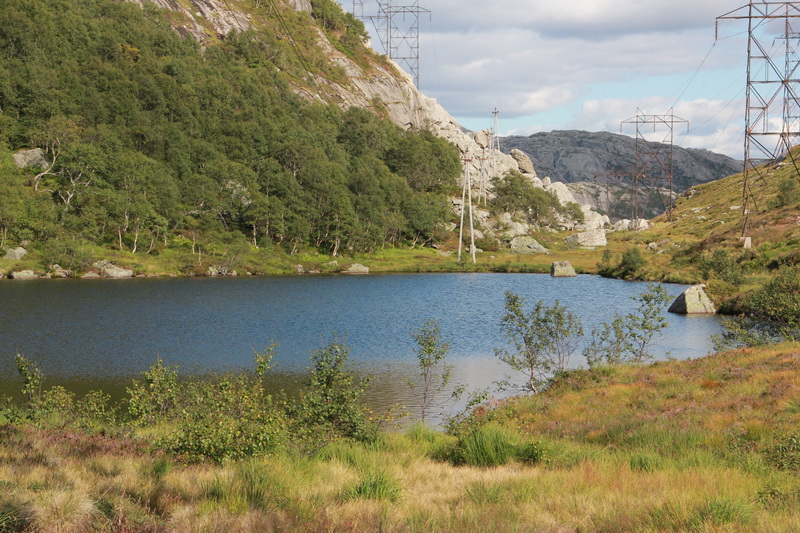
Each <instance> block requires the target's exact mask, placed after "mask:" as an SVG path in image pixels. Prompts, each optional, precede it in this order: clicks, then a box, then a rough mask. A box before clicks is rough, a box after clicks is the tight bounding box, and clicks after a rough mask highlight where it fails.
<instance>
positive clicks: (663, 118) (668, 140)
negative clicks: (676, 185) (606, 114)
mask: <svg viewBox="0 0 800 533" xmlns="http://www.w3.org/2000/svg"><path fill="white" fill-rule="evenodd" d="M681 124H686V127H687V130H688V127H689V122H688V121H686V120H684V119H682V118H679V117H676V116H675V115H673V114H672V110H671V109H670V112H669V113H667V114H666V115H647V114H645V113H643V112H642V110H641V109H637V110H636V116H635V117H632V118H629V119H628V120H624V121H622V124H621V126H620V130H622V128H624V127H625V126H626V125H632V126H634V127H635V129H636V162H635V165H634V168H633V173H632V176H631V196H632V198H631V202H632V204H631V216H632V218H633V219H634V220H636V219H638V218H639V216H640V214H641V213H640V212H639V191H640V189H645V190H650V191H656V193H657V194H658V198H659V200H660V201H661V205H662V207H663V208H664V212H665V213H666V214H667V217H671V216H672V204H673V200H674V196H673V193H672V170H673V165H672V156H673V149H674V146H673V139H674V132H675V126H676V125H681ZM665 190H666V192H667V199H666V200H665V198H664V191H665Z"/></svg>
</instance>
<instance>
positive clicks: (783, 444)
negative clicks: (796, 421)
mask: <svg viewBox="0 0 800 533" xmlns="http://www.w3.org/2000/svg"><path fill="white" fill-rule="evenodd" d="M766 457H767V461H769V463H770V464H772V465H773V466H775V467H776V468H777V469H779V470H789V471H792V472H800V435H796V434H795V435H787V436H785V437H783V438H782V439H781V440H780V442H778V443H777V444H776V445H775V446H773V447H771V448H770V449H768V450H767V452H766Z"/></svg>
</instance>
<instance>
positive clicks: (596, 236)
mask: <svg viewBox="0 0 800 533" xmlns="http://www.w3.org/2000/svg"><path fill="white" fill-rule="evenodd" d="M564 242H565V243H566V244H568V245H571V246H580V247H584V248H585V247H594V246H605V245H606V244H608V243H607V241H606V231H605V230H603V229H596V230H592V231H584V232H583V233H576V234H575V235H570V236H569V237H567V238H566V239H565V240H564Z"/></svg>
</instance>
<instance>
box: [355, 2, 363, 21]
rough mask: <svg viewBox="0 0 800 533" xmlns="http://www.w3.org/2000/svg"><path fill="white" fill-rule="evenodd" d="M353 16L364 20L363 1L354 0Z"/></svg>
mask: <svg viewBox="0 0 800 533" xmlns="http://www.w3.org/2000/svg"><path fill="white" fill-rule="evenodd" d="M353 16H354V17H356V18H357V19H359V20H364V2H363V1H362V0H353Z"/></svg>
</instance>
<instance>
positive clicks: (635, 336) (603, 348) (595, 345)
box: [583, 283, 668, 367]
mask: <svg viewBox="0 0 800 533" xmlns="http://www.w3.org/2000/svg"><path fill="white" fill-rule="evenodd" d="M667 298H668V295H667V291H666V290H665V289H664V287H662V286H660V285H657V284H655V283H650V284H648V287H647V290H646V291H645V292H643V293H642V294H640V295H638V296H634V297H633V299H634V300H635V301H637V302H639V306H638V307H637V308H636V311H635V312H633V313H628V314H627V315H625V316H622V315H620V314H618V313H615V314H614V317H613V318H612V319H611V321H610V322H603V323H601V324H600V327H599V328H595V329H594V330H592V335H591V341H590V343H589V344H588V345H587V346H586V348H585V349H584V351H583V355H584V357H586V361H587V362H588V363H589V366H590V367H595V366H598V365H601V364H603V363H606V364H612V365H616V364H622V363H641V362H643V361H646V360H648V359H650V358H652V355H650V354H649V353H648V349H649V348H650V346H651V345H652V343H653V341H654V340H655V337H656V335H658V334H660V332H661V330H663V329H664V328H665V327H667V321H666V318H665V317H664V307H665V306H666V303H667Z"/></svg>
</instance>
